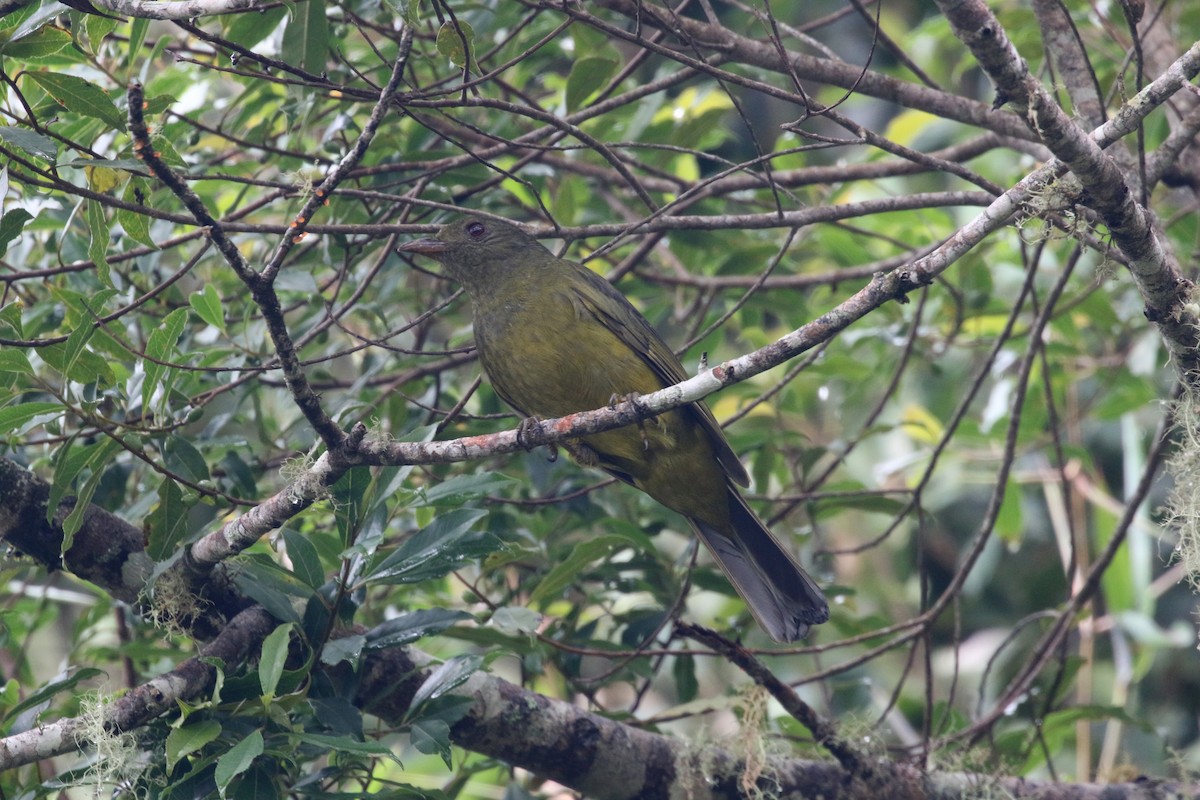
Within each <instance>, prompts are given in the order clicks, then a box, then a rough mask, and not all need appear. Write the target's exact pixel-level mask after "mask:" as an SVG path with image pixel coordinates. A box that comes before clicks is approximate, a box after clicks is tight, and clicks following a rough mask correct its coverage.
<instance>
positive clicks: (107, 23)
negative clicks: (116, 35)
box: [83, 14, 120, 54]
mask: <svg viewBox="0 0 1200 800" xmlns="http://www.w3.org/2000/svg"><path fill="white" fill-rule="evenodd" d="M119 23H120V20H116V19H113V18H111V17H105V16H101V15H100V14H86V15H84V18H83V28H84V30H85V31H87V38H88V44H89V45H90V47H89V49H90V50H91V52H92V53H93V54H95V53H99V52H100V44H101V43H102V42H103V41H104V37H106V36H108V35H109V34H110V33H112V32H113V31H114V30H116V28H117V25H118V24H119Z"/></svg>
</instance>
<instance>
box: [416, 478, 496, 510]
mask: <svg viewBox="0 0 1200 800" xmlns="http://www.w3.org/2000/svg"><path fill="white" fill-rule="evenodd" d="M517 482H518V481H517V480H516V478H510V477H509V476H507V475H502V474H500V473H499V472H471V473H468V474H466V475H455V476H454V477H452V478H448V479H447V480H444V481H442V482H441V483H439V484H437V485H435V486H433V487H431V488H430V489H429V490H428V491H426V492H425V493H424V495H423V497H422V498H421V499H422V500H424V503H423V505H428V506H435V505H462V504H463V503H465V502H466V501H468V500H474V499H477V498H480V497H483V496H485V495H489V494H497V493H499V492H501V491H502V490H504V489H506V488H508V487H509V486H512V485H513V484H515V483H517Z"/></svg>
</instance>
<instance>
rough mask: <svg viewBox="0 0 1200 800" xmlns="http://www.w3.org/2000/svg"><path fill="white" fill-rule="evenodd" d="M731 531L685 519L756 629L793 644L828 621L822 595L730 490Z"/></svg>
mask: <svg viewBox="0 0 1200 800" xmlns="http://www.w3.org/2000/svg"><path fill="white" fill-rule="evenodd" d="M729 514H730V528H731V530H729V531H725V530H721V529H719V528H716V527H714V526H712V525H710V524H708V523H706V522H703V521H701V520H698V519H694V518H689V520H688V521H689V522H691V523H692V527H693V528H695V530H696V533H697V535H698V536H699V537H700V540H701V541H702V542H704V544H706V545H707V546H708V549H709V550H710V551H711V552H712V554H713V556H714V557H715V558H716V559H717V563H718V564H720V565H721V569H723V570H724V571H725V574H726V575H727V576H729V581H730V583H732V584H733V586H734V588H735V589H737V591H738V594H740V595H741V596H742V599H743V600H745V601H746V605H747V606H748V607H749V608H750V612H751V613H752V614H754V618H755V619H756V620H758V624H759V625H761V626H762V629H763V630H765V631H766V632H767V635H769V636H770V637H771V638H772V639H774V640H775V641H777V642H794V641H796V640H797V639H800V638H802V637H804V635H805V634H807V633H808V627H809V626H810V625H820V624H821V623H822V622H825V621H826V620H827V619H829V604H828V603H826V602H825V595H824V594H822V593H821V590H820V588H818V586H817V584H816V583H815V582H814V581H813V579H812V578H810V577H809V576H808V573H806V572H805V571H804V570H803V569H802V568H801V567H800V565H799V564H798V563H796V559H795V557H794V556H793V555H792V554H791V552H790V551H789V550H788V549H787V548H786V547H784V546H783V545H782V544H780V543H779V541H778V540H777V539H776V538H775V536H774V535H773V534H772V533H771V531H769V530H768V529H767V526H766V525H764V524H763V523H762V520H760V519H759V518H758V517H757V516H756V515H755V514H754V512H753V511H751V510H750V507H749V506H747V505H746V501H745V500H744V499H742V496H741V495H740V494H739V493H738V492H737V490H736V489H734V488H733V487H732V486H731V487H729Z"/></svg>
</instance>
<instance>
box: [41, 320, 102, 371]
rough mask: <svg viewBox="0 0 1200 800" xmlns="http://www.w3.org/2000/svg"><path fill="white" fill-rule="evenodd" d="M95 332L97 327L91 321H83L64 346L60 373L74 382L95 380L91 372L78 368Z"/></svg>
mask: <svg viewBox="0 0 1200 800" xmlns="http://www.w3.org/2000/svg"><path fill="white" fill-rule="evenodd" d="M95 332H96V326H95V325H93V324H91V321H90V320H86V321H83V322H81V323H80V324H79V325H76V326H75V329H74V330H73V331H71V335H70V336H68V337H67V341H66V343H65V344H64V345H63V354H62V365H61V366H60V367H59V371H60V372H61V373H62V374H63V375H65V376H67V377H68V378H70V379H71V380H73V381H77V382H79V383H91V382H92V381H94V380H95V376H94V375H93V374H92V371H91V370H88V369H86V368H85V369H78V368H77V365H79V363H80V356H81V354H82V353H84V352H85V349H86V348H87V343H88V340H89V339H91V338H92V335H93V334H94V333H95ZM46 349H47V350H48V349H50V348H46ZM52 366H53V365H52Z"/></svg>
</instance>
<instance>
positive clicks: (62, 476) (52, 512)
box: [46, 437, 120, 553]
mask: <svg viewBox="0 0 1200 800" xmlns="http://www.w3.org/2000/svg"><path fill="white" fill-rule="evenodd" d="M75 442H76V440H75V439H74V438H72V439H70V440H68V441H67V442H66V443H65V444H63V445H61V446H60V448H59V451H58V452H57V453H56V454H55V458H54V480H53V482H52V483H51V484H50V495H49V499H48V500H47V503H46V520H47V521H48V522H53V521H54V517H55V516H56V514H57V513H58V506H59V503H61V502H62V500H63V498H65V497H66V496H67V495H68V494H69V493H70V492H71V491H72V490H73V489H74V488H75V479H76V478H77V477H79V475H80V473H82V472H83V471H84V470H85V469H91V470H92V474H91V476H90V477H89V478H88V480H87V481H85V482H84V485H83V486H82V487H79V489H78V490H76V491H75V507H74V508H73V509H72V510H71V513H70V514H68V515H67V518H66V519H65V520H64V521H63V543H62V552H64V553H65V552H67V550H69V549H70V548H71V540H72V539H73V538H74V536H75V534H76V533H77V532H78V531H79V527H80V525H82V524H83V514H84V512H85V511H86V510H87V505H88V503H89V502H91V499H92V494H93V493H95V491H96V485H97V483H98V482H99V480H100V477H101V475H102V474H103V473H104V470H103V465H105V464H107V463H108V461H109V459H110V458H111V457H112V455H113V453H115V452H116V451H117V450H118V449H120V445H119V444H118V443H117V442H116V440H114V439H110V438H108V437H105V438H103V439H101V440H100V441H98V442H95V443H93V444H87V445H78V444H76V443H75Z"/></svg>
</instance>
